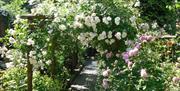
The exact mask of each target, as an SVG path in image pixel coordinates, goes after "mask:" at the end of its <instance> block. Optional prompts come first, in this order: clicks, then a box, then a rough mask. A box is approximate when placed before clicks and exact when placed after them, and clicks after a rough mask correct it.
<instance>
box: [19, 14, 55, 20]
mask: <svg viewBox="0 0 180 91" xmlns="http://www.w3.org/2000/svg"><path fill="white" fill-rule="evenodd" d="M20 18H22V19H28V20H33V19H54V16H47V15H33V14H27V15H21V16H20Z"/></svg>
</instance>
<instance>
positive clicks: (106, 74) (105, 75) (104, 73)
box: [102, 68, 111, 77]
mask: <svg viewBox="0 0 180 91" xmlns="http://www.w3.org/2000/svg"><path fill="white" fill-rule="evenodd" d="M110 72H111V71H110V69H109V68H108V69H107V70H105V71H103V73H102V75H103V76H104V77H108V76H109V75H110Z"/></svg>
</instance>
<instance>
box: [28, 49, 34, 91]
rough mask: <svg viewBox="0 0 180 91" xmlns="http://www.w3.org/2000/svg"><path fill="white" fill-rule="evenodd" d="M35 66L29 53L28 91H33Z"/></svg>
mask: <svg viewBox="0 0 180 91" xmlns="http://www.w3.org/2000/svg"><path fill="white" fill-rule="evenodd" d="M32 69H33V65H32V64H31V63H30V60H29V52H28V53H27V77H28V91H32V87H33V86H32V80H33V77H32V76H33V70H32Z"/></svg>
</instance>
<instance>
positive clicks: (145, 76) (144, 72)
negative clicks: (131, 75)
mask: <svg viewBox="0 0 180 91" xmlns="http://www.w3.org/2000/svg"><path fill="white" fill-rule="evenodd" d="M140 75H141V77H142V78H147V77H148V74H147V72H146V69H141V72H140Z"/></svg>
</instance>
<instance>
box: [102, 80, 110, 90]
mask: <svg viewBox="0 0 180 91" xmlns="http://www.w3.org/2000/svg"><path fill="white" fill-rule="evenodd" d="M102 86H103V88H104V89H108V88H109V80H108V79H103V83H102Z"/></svg>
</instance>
